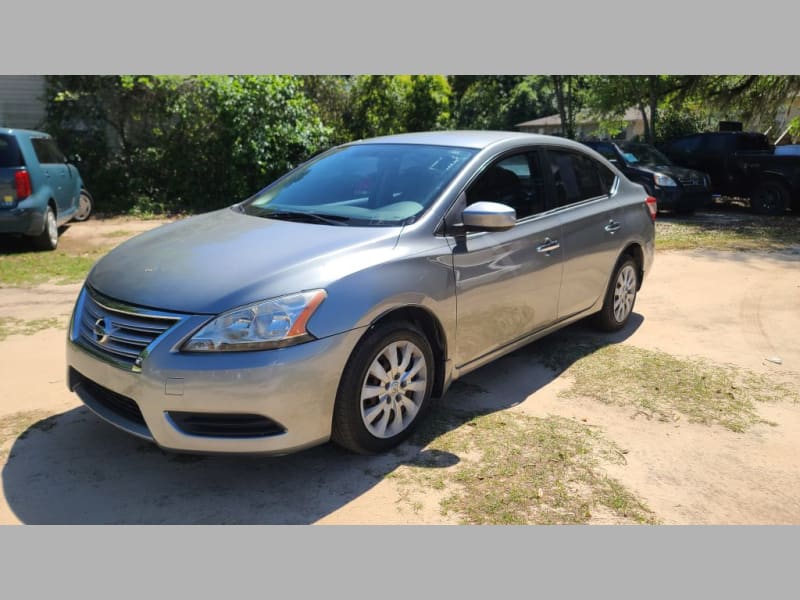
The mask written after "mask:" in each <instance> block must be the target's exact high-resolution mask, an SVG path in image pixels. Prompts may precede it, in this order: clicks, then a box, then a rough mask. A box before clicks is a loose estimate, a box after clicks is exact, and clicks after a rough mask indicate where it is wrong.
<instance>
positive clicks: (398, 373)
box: [331, 322, 434, 454]
mask: <svg viewBox="0 0 800 600" xmlns="http://www.w3.org/2000/svg"><path fill="white" fill-rule="evenodd" d="M433 380H434V362H433V351H432V350H431V345H430V343H429V342H428V339H427V338H426V337H425V335H424V334H423V333H422V332H421V331H419V330H418V329H417V328H416V327H415V326H413V325H411V324H410V323H396V322H395V323H392V322H389V323H385V324H383V325H378V326H376V327H375V328H374V329H372V330H371V331H369V332H368V333H367V334H366V336H365V337H364V338H363V339H362V340H361V342H359V344H358V346H357V347H356V349H355V350H354V351H353V354H352V356H351V357H350V360H349V361H348V363H347V366H346V368H345V371H344V374H343V375H342V380H341V383H340V384H339V391H338V393H337V396H336V405H335V406H334V412H333V429H332V434H331V438H332V440H333V441H334V442H335V443H336V444H338V445H339V446H342V447H344V448H346V449H348V450H351V451H353V452H356V453H358V454H375V453H378V452H384V451H386V450H389V449H390V448H393V447H394V446H396V445H397V444H399V443H400V442H401V441H403V440H404V439H406V438H407V437H408V436H409V435H410V434H411V432H412V431H413V430H414V428H415V427H416V426H417V424H418V423H419V422H420V421H421V420H422V418H423V416H424V414H425V413H426V412H427V410H428V407H429V404H430V397H431V390H432V389H433Z"/></svg>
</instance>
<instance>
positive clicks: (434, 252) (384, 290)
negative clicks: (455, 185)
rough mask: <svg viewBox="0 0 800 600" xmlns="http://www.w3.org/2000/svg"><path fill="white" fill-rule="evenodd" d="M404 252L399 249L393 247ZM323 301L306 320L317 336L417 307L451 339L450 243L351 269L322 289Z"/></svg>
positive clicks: (453, 310) (452, 282) (453, 308)
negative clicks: (353, 270) (435, 320)
mask: <svg viewBox="0 0 800 600" xmlns="http://www.w3.org/2000/svg"><path fill="white" fill-rule="evenodd" d="M397 251H398V252H401V253H402V250H400V249H397ZM326 291H327V293H328V297H327V299H326V300H325V301H324V302H323V303H322V304H321V305H320V307H319V309H318V310H317V311H316V313H314V316H313V317H312V318H311V320H310V321H309V323H308V330H309V331H310V332H311V333H312V334H313V335H315V336H316V337H327V336H330V335H335V334H337V333H342V332H345V331H349V330H351V329H356V328H359V327H367V326H369V325H370V324H371V323H373V322H374V321H376V320H377V319H378V318H380V317H381V316H383V315H385V314H387V313H389V312H391V311H393V310H396V309H400V308H404V307H408V306H418V307H421V308H424V309H425V310H427V311H428V312H429V313H431V314H432V315H433V316H434V317H435V318H436V319H437V320H438V321H439V323H440V324H441V325H442V329H443V330H444V333H445V335H446V336H447V338H448V339H452V338H453V337H454V334H455V325H456V295H455V275H454V272H453V261H452V254H451V250H450V247H449V246H448V245H447V243H446V242H445V241H444V240H442V244H441V246H439V247H437V248H434V249H431V250H429V251H425V252H422V253H418V254H415V255H411V256H405V257H401V258H398V259H396V260H392V261H389V262H384V263H381V264H377V265H373V266H370V267H368V268H365V269H362V270H359V271H356V272H354V273H350V274H348V275H346V276H344V277H342V278H341V279H338V280H336V281H335V282H334V283H332V284H331V285H329V286H328V287H327V288H326Z"/></svg>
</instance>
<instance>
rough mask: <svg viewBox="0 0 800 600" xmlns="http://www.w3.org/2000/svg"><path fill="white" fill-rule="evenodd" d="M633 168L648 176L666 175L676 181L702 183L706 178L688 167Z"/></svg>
mask: <svg viewBox="0 0 800 600" xmlns="http://www.w3.org/2000/svg"><path fill="white" fill-rule="evenodd" d="M631 168H632V169H633V170H635V171H639V172H640V173H643V174H646V175H652V174H653V173H664V175H669V176H670V177H672V178H673V179H675V180H678V179H699V180H700V182H701V183H702V181H703V178H704V177H705V173H702V172H700V171H695V170H694V169H687V168H686V167H679V166H678V165H632V166H631Z"/></svg>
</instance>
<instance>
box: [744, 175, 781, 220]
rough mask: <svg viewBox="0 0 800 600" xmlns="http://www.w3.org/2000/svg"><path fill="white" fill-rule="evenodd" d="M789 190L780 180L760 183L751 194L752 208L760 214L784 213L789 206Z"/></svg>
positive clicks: (768, 180)
mask: <svg viewBox="0 0 800 600" xmlns="http://www.w3.org/2000/svg"><path fill="white" fill-rule="evenodd" d="M789 195H790V194H789V190H788V188H787V187H786V186H785V185H783V184H782V183H781V182H780V181H775V180H774V179H767V180H766V181H762V182H761V183H759V184H758V185H757V186H756V188H755V189H754V190H753V193H752V194H751V196H750V208H751V209H752V210H753V212H754V213H757V214H760V215H782V214H783V213H785V212H786V209H787V208H788V207H789Z"/></svg>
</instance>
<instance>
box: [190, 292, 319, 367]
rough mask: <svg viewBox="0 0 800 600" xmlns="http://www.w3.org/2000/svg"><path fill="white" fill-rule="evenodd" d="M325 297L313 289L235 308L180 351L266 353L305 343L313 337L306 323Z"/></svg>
mask: <svg viewBox="0 0 800 600" xmlns="http://www.w3.org/2000/svg"><path fill="white" fill-rule="evenodd" d="M326 296H327V294H326V293H325V290H312V291H310V292H300V293H299V294H290V295H288V296H281V297H280V298H273V299H271V300H264V301H262V302H255V303H253V304H248V305H247V306H242V307H240V308H235V309H233V310H230V311H228V312H225V313H222V314H221V315H219V316H218V317H216V318H215V319H214V320H213V321H211V322H210V323H207V324H206V325H204V326H203V327H202V328H200V330H199V331H198V332H197V333H195V334H194V335H193V336H192V337H191V338H189V340H188V341H187V342H186V343H185V344H184V345H183V346H182V347H181V350H183V351H186V352H230V351H238V350H267V349H269V348H281V347H283V346H291V345H294V344H300V343H302V342H307V341H308V340H311V339H314V336H312V335H311V334H310V333H308V331H306V323H308V320H309V319H310V318H311V315H313V314H314V311H315V310H317V307H318V306H319V305H320V304H321V303H322V301H323V300H325V298H326Z"/></svg>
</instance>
